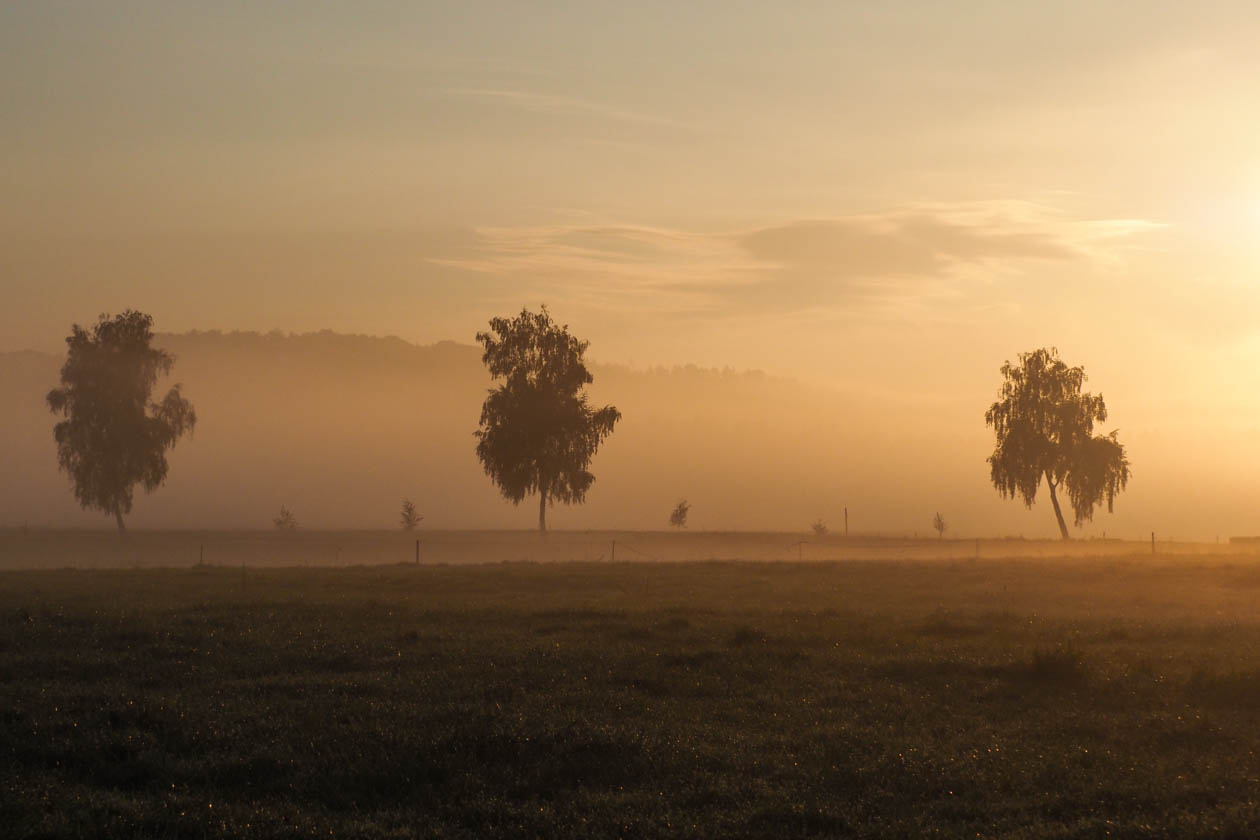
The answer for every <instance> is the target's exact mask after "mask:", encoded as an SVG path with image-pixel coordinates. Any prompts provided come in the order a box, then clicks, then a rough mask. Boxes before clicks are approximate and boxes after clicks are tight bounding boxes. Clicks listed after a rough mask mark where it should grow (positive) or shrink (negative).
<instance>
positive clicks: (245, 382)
mask: <svg viewBox="0 0 1260 840" xmlns="http://www.w3.org/2000/svg"><path fill="white" fill-rule="evenodd" d="M157 344H159V345H160V346H162V347H164V348H165V349H167V350H169V351H171V352H172V353H174V354H175V356H176V358H177V361H176V364H175V368H174V371H173V374H172V376H171V378H170V380H168V381H166V382H163V383H161V384H160V385H159V388H165V387H169V384H171V383H173V382H180V383H182V384H183V386H184V391H185V393H186V394H187V396H188V397H189V398H190V399H191V400H192V401H193V403H194V405H195V406H196V409H197V415H198V424H197V428H196V431H195V433H194V435H193V437H192V438H191V439H185V440H184V441H182V442H181V443H180V444H179V446H178V447H177V448H176V449H175V450H174V452H173V453H172V455H171V473H170V477H169V479H168V481H167V485H166V486H165V487H163V488H162V489H161V490H160V491H158V492H157V493H155V494H153V495H151V496H144V495H143V494H140V495H138V496H137V501H136V506H135V511H134V513H133V515H132V523H133V524H134V525H135V526H136V527H141V528H143V527H152V528H160V527H179V528H184V527H189V528H191V527H241V528H249V527H261V528H265V527H268V526H269V523H270V520H271V517H272V516H273V515H274V514H275V512H276V511H277V510H278V509H279V508H280V506H281V505H286V506H288V507H289V508H291V509H292V510H293V511H294V512H295V513H296V515H297V517H298V520H299V523H300V524H301V525H302V526H303V527H315V528H320V527H329V528H332V527H365V528H372V527H383V528H388V527H392V526H393V525H394V523H395V520H396V518H397V510H398V508H399V504H400V501H401V499H402V498H403V497H409V498H411V499H413V500H414V501H415V503H416V504H417V506H418V507H419V509H420V511H421V512H422V513H423V514H424V516H425V520H424V522H425V526H427V527H437V528H441V527H517V526H520V527H529V526H530V525H531V524H532V522H533V521H534V517H535V516H536V512H535V510H534V509H533V508H532V507H531V506H528V505H522V506H521V507H520V508H515V507H513V506H512V505H511V504H510V503H507V502H505V501H503V500H502V498H501V497H500V496H499V494H498V492H497V491H496V490H495V488H494V487H493V486H492V485H491V483H490V481H489V480H488V479H487V478H486V477H485V475H484V474H483V472H482V469H481V465H480V464H479V463H478V461H477V458H476V455H475V452H474V446H475V440H474V438H473V434H472V433H473V431H474V430H475V429H476V428H477V423H478V418H479V416H480V411H481V402H482V400H483V399H484V396H485V393H486V389H487V388H488V387H490V385H491V382H490V380H489V378H488V375H487V374H486V372H485V370H484V368H483V366H482V364H481V358H480V348H479V347H476V346H473V345H465V344H457V343H454V342H441V343H438V344H435V345H431V346H418V345H414V344H410V343H408V342H406V341H403V340H401V339H397V338H375V337H367V336H353V335H342V334H337V333H332V332H321V333H313V334H305V335H285V334H280V333H270V334H258V333H239V332H233V333H219V332H194V333H188V334H181V335H160V336H159V337H158V338H157ZM60 364H61V359H60V358H58V357H57V356H53V355H49V354H40V353H32V352H21V353H7V354H0V395H2V396H3V399H4V401H5V404H6V405H7V406H8V410H6V411H5V412H4V413H3V416H0V434H2V435H3V440H4V441H5V446H4V448H3V463H2V464H0V466H2V469H0V527H3V526H9V525H14V524H20V523H22V522H30V523H31V524H32V525H38V526H71V527H95V526H102V527H105V526H108V524H109V522H108V521H107V520H106V519H105V518H104V517H102V516H99V515H97V514H94V513H87V512H83V511H80V510H79V509H78V507H77V505H76V504H75V503H74V501H73V499H72V497H71V494H70V491H69V487H68V484H67V480H66V478H65V476H63V475H61V474H59V473H58V471H57V467H56V457H55V452H54V448H53V442H52V432H51V428H52V424H53V422H54V418H53V416H52V415H51V414H50V413H49V412H48V410H47V408H46V407H45V405H44V395H45V394H46V393H47V392H48V390H49V388H51V387H52V386H53V385H55V384H56V381H57V375H58V370H59V367H60ZM592 369H593V373H594V376H595V383H594V386H593V387H592V389H591V390H592V396H593V398H594V400H595V401H596V402H599V403H601V404H602V403H606V402H611V403H613V404H615V405H616V406H617V407H618V408H619V409H621V411H622V412H623V414H624V420H623V421H622V423H621V424H620V425H619V426H618V428H617V430H616V432H615V433H614V434H613V436H612V437H611V438H610V439H609V440H608V441H607V443H605V445H604V447H603V449H601V451H600V453H599V454H598V455H597V457H596V460H595V463H594V467H593V469H594V472H595V473H596V476H597V481H596V484H595V486H594V488H593V489H592V491H591V492H590V494H589V496H588V502H587V504H586V505H584V506H582V507H580V508H569V509H565V508H558V509H557V510H556V511H555V512H554V514H553V516H552V519H553V522H554V524H555V526H556V527H560V528H602V527H609V528H621V527H633V528H659V527H664V526H665V524H666V517H667V515H668V513H669V510H670V509H671V508H672V507H673V504H674V503H675V502H676V501H677V500H678V498H680V497H683V496H686V497H687V498H689V499H691V500H692V504H693V506H694V513H693V520H692V523H691V524H692V527H708V528H744V529H752V528H803V527H805V526H806V525H807V524H808V523H809V522H811V521H813V520H814V519H815V518H816V517H819V516H822V517H825V518H829V519H833V520H834V519H836V518H837V517H839V516H842V513H841V512H842V510H843V506H844V505H845V504H846V500H845V494H846V492H847V493H850V494H853V493H856V492H857V489H856V488H857V485H858V484H860V483H861V482H863V481H864V480H865V481H866V482H867V484H868V485H869V484H871V482H870V480H869V479H870V478H871V476H863V474H862V473H863V470H862V469H861V468H859V463H858V462H859V461H860V460H861V458H860V457H858V455H857V453H859V452H861V451H862V447H859V446H856V445H854V444H853V443H852V441H851V440H850V439H851V438H852V434H851V433H850V432H851V431H852V430H853V429H855V428H860V427H861V425H862V424H861V423H860V422H859V421H858V418H857V417H856V415H855V413H854V411H853V410H852V403H851V401H847V400H842V399H840V398H839V395H837V394H835V393H832V392H826V391H821V390H816V389H812V388H809V387H805V386H803V385H801V384H799V383H796V382H793V381H791V380H786V379H780V378H775V377H771V376H767V375H765V374H762V373H757V372H751V373H737V372H734V371H730V370H711V369H700V368H696V367H679V368H673V369H652V370H647V371H641V370H631V369H628V368H625V367H620V366H615V365H613V366H609V365H599V364H594V365H593V366H592ZM864 492H866V493H867V495H868V496H870V495H873V494H877V493H878V488H876V487H873V486H868V487H867V488H866V490H865V491H864Z"/></svg>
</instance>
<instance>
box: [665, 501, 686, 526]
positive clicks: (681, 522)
mask: <svg viewBox="0 0 1260 840" xmlns="http://www.w3.org/2000/svg"><path fill="white" fill-rule="evenodd" d="M690 512H691V505H689V504H688V503H687V500H686V499H682V500H680V501H679V502H678V504H677V505H675V506H674V512H673V513H671V514H670V515H669V524H670V525H673V526H674V527H675V528H686V527H687V514H688V513H690Z"/></svg>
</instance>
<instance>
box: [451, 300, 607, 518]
mask: <svg viewBox="0 0 1260 840" xmlns="http://www.w3.org/2000/svg"><path fill="white" fill-rule="evenodd" d="M477 341H478V342H480V343H481V345H482V347H483V348H484V351H485V352H484V353H483V354H482V361H483V362H484V363H485V365H486V367H487V368H488V369H489V371H490V375H491V376H493V377H494V378H495V379H496V380H499V381H500V384H499V385H498V386H497V387H495V388H493V389H491V390H490V393H489V395H488V396H487V397H486V401H485V403H484V404H483V405H482V408H481V424H480V427H479V428H478V429H477V431H476V433H475V434H476V437H477V441H478V442H477V457H478V458H479V459H480V460H481V464H482V466H483V467H484V468H485V471H486V474H487V475H488V476H490V478H491V479H492V480H493V481H494V483H495V484H497V485H498V486H499V490H500V491H501V492H502V493H503V495H504V497H505V498H507V499H509V500H511V501H512V503H513V504H520V502H521V501H523V500H524V499H525V497H526V496H528V495H531V494H533V493H537V494H538V496H539V499H538V529H539V531H541V532H546V530H547V504H548V503H549V502H550V503H552V504H554V503H555V502H556V501H560V502H563V503H564V504H578V503H581V502H582V501H583V500H584V499H585V497H586V491H587V490H589V489H590V487H591V485H592V484H593V483H594V481H595V476H594V475H593V474H592V473H591V472H590V469H589V467H590V463H591V459H592V458H593V457H594V455H595V451H596V450H597V449H598V448H599V445H600V443H602V442H603V441H604V439H605V438H607V437H608V435H610V434H612V431H613V427H614V426H615V425H616V423H617V421H618V420H620V419H621V412H619V411H617V409H616V408H615V407H613V406H611V405H609V406H604V407H603V408H599V409H596V408H592V407H591V406H590V405H589V403H588V401H587V397H586V394H585V387H586V385H588V384H590V383H591V382H592V381H593V377H592V376H591V374H590V371H588V370H587V368H586V365H585V363H584V362H583V358H582V357H583V355H584V354H585V352H586V348H587V346H588V342H585V341H579V340H578V339H577V338H575V337H574V336H573V335H571V334H570V333H569V328H568V326H567V325H564V326H561V325H557V324H556V323H555V321H553V320H552V318H551V314H550V313H549V312H548V311H547V308H546V307H545V306H543V307H542V308H541V311H539V312H530V311H529V310H528V309H522V310H521V312H520V314H519V315H517V316H516V317H514V318H492V319H491V320H490V331H489V332H480V333H477Z"/></svg>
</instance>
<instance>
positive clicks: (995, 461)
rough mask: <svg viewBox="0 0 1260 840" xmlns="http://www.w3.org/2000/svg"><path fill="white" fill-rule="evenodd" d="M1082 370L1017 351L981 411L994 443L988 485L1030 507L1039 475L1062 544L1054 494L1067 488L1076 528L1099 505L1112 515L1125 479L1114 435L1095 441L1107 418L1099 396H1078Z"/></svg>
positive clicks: (1054, 356)
mask: <svg viewBox="0 0 1260 840" xmlns="http://www.w3.org/2000/svg"><path fill="white" fill-rule="evenodd" d="M1085 378H1086V377H1085V369H1084V368H1082V367H1068V366H1067V365H1066V364H1065V363H1064V362H1063V361H1062V360H1061V359H1060V358H1059V351H1058V350H1056V349H1054V348H1050V349H1046V348H1042V349H1040V350H1034V351H1033V352H1031V353H1021V354H1020V356H1019V364H1018V365H1013V364H1011V363H1010V362H1009V361H1008V362H1006V363H1005V364H1004V365H1002V379H1003V382H1002V387H1001V389H1000V391H999V393H998V397H999V398H998V401H997V402H995V403H993V405H992V406H990V407H989V410H988V411H986V412H985V415H984V420H985V423H987V424H988V425H989V426H992V427H993V430H994V433H995V434H996V436H997V445H996V447H995V448H994V450H993V454H992V455H990V456H989V467H990V476H991V478H992V480H993V486H994V487H996V488H997V489H998V492H999V493H1001V494H1002V497H1003V498H1012V499H1013V498H1015V497H1016V496H1018V497H1020V498H1021V499H1022V500H1023V502H1024V504H1025V505H1027V506H1028V507H1030V508H1031V507H1032V505H1033V502H1034V501H1035V500H1036V498H1037V488H1038V487H1039V486H1040V485H1041V479H1042V477H1043V476H1044V477H1045V480H1046V484H1047V485H1048V486H1049V488H1050V504H1051V505H1052V506H1053V507H1054V515H1055V519H1056V520H1058V523H1059V533H1060V534H1061V535H1062V537H1063V539H1065V540H1066V539H1071V537H1070V535H1069V534H1068V529H1067V524H1066V523H1065V522H1064V521H1063V511H1062V509H1060V507H1059V498H1058V495H1057V493H1056V490H1057V489H1058V488H1059V487H1066V488H1067V492H1068V500H1069V501H1070V502H1071V504H1072V510H1073V512H1074V514H1075V524H1076V526H1077V527H1080V526H1081V525H1082V524H1083V523H1085V522H1087V521H1089V520H1091V519H1093V517H1094V508H1095V506H1097V505H1099V504H1101V503H1102V502H1103V501H1106V503H1107V510H1108V511H1109V512H1110V511H1111V510H1113V505H1114V503H1115V498H1116V494H1118V493H1119V492H1120V491H1121V490H1123V489H1124V488H1125V485H1127V484H1128V481H1129V461H1128V459H1127V458H1126V457H1125V453H1124V447H1123V446H1122V445H1121V444H1120V441H1119V440H1118V439H1117V437H1116V432H1114V431H1113V432H1111V433H1110V434H1107V435H1095V434H1094V433H1093V432H1094V423H1095V422H1099V423H1101V422H1104V421H1106V419H1107V406H1106V403H1104V402H1103V398H1102V395H1101V394H1099V395H1098V396H1094V395H1093V394H1090V393H1081V386H1082V385H1083V384H1084V383H1085Z"/></svg>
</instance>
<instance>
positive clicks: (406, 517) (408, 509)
mask: <svg viewBox="0 0 1260 840" xmlns="http://www.w3.org/2000/svg"><path fill="white" fill-rule="evenodd" d="M422 519H424V517H423V516H421V515H420V514H418V513H416V506H415V505H413V504H412V503H411V499H403V503H402V520H401V522H402V529H403V530H404V531H414V530H416V526H417V525H419V524H420V520H422Z"/></svg>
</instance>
